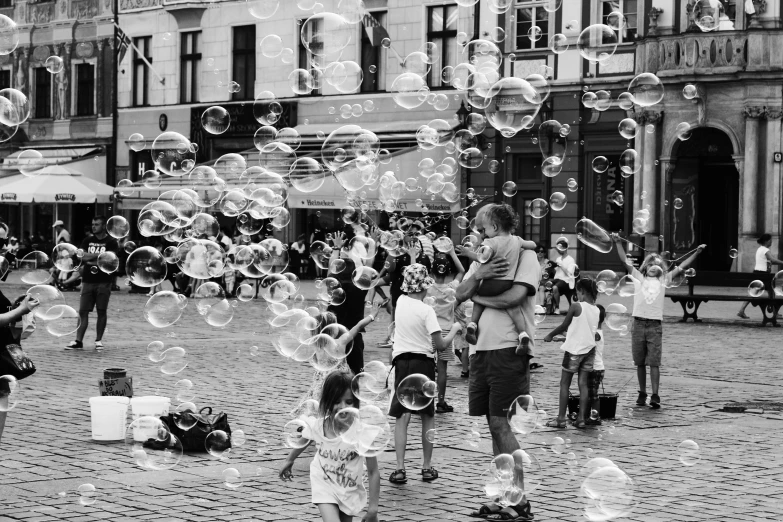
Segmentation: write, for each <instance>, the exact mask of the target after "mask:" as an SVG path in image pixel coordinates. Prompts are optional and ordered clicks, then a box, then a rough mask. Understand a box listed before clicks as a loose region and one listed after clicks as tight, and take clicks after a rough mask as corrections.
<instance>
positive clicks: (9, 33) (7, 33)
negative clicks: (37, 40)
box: [0, 15, 59, 96]
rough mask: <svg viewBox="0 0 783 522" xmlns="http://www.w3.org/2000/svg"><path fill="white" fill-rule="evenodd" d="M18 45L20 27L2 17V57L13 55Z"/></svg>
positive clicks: (0, 38) (0, 41)
mask: <svg viewBox="0 0 783 522" xmlns="http://www.w3.org/2000/svg"><path fill="white" fill-rule="evenodd" d="M18 45H19V27H18V26H17V25H16V22H14V21H13V20H11V19H10V18H8V17H7V16H5V15H0V55H8V54H11V53H12V52H14V50H15V49H16V47H17V46H18ZM47 61H48V60H47ZM49 72H52V71H49ZM58 72H59V71H58ZM0 96H1V95H0Z"/></svg>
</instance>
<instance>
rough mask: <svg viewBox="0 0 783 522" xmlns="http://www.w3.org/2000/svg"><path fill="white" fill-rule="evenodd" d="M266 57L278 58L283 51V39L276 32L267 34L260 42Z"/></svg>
mask: <svg viewBox="0 0 783 522" xmlns="http://www.w3.org/2000/svg"><path fill="white" fill-rule="evenodd" d="M259 46H260V47H261V54H263V55H264V56H265V57H266V58H277V57H278V56H280V54H281V53H282V52H283V47H284V46H283V40H282V38H280V37H279V36H278V35H276V34H268V35H266V36H265V37H264V38H263V39H262V40H261V43H260V44H259Z"/></svg>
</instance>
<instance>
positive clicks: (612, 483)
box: [581, 465, 636, 521]
mask: <svg viewBox="0 0 783 522" xmlns="http://www.w3.org/2000/svg"><path fill="white" fill-rule="evenodd" d="M581 489H582V492H583V493H584V494H585V496H587V505H586V507H585V510H584V516H585V518H587V519H588V520H594V521H598V520H602V521H603V520H612V519H615V518H619V517H623V516H626V515H628V514H629V513H630V512H631V510H632V509H633V507H634V504H635V498H634V497H635V494H636V486H635V484H634V482H633V480H631V478H630V477H629V476H628V475H627V474H626V473H625V472H624V471H623V470H621V469H620V468H618V467H617V466H614V465H612V466H604V467H601V468H598V469H596V470H595V471H593V472H592V473H590V475H589V476H588V477H587V478H586V479H585V480H584V482H583V483H582V488H581Z"/></svg>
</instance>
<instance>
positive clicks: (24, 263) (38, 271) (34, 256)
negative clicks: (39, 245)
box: [18, 250, 52, 285]
mask: <svg viewBox="0 0 783 522" xmlns="http://www.w3.org/2000/svg"><path fill="white" fill-rule="evenodd" d="M18 266H19V267H21V268H22V269H24V273H23V274H22V282H23V283H26V284H28V285H41V284H44V283H46V282H47V281H49V280H50V279H51V278H52V275H51V274H50V273H49V268H51V266H52V262H51V260H50V259H49V256H47V255H46V254H44V253H43V252H41V251H40V250H35V251H33V252H30V253H29V254H27V255H26V256H24V257H23V258H22V259H21V260H19V264H18Z"/></svg>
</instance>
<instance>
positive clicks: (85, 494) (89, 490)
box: [76, 484, 98, 506]
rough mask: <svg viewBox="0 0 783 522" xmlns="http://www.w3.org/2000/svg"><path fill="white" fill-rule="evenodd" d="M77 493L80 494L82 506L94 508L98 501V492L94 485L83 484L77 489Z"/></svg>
mask: <svg viewBox="0 0 783 522" xmlns="http://www.w3.org/2000/svg"><path fill="white" fill-rule="evenodd" d="M76 493H78V494H79V504H81V505H82V506H92V505H93V504H95V501H96V500H98V492H97V491H96V490H95V486H93V485H92V484H82V485H81V486H79V487H78V488H76Z"/></svg>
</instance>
